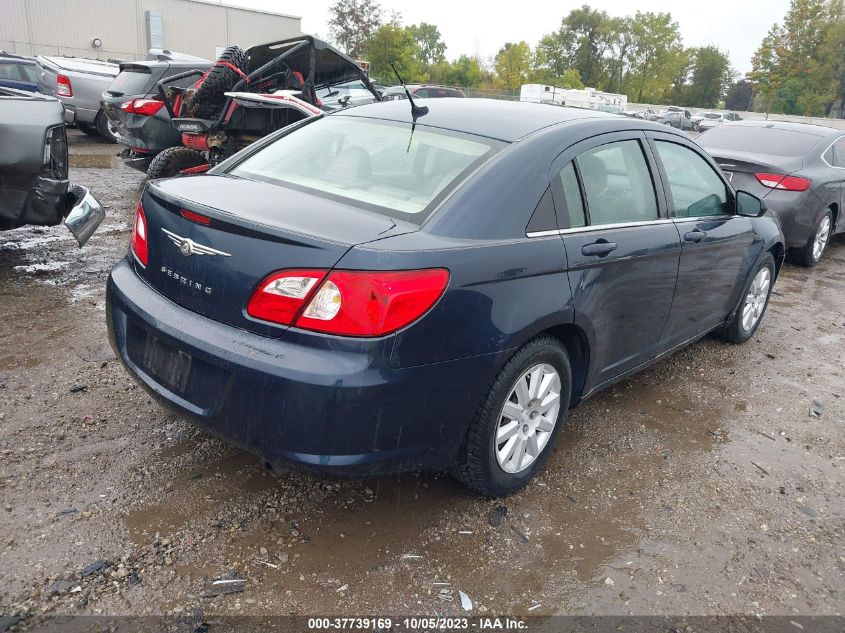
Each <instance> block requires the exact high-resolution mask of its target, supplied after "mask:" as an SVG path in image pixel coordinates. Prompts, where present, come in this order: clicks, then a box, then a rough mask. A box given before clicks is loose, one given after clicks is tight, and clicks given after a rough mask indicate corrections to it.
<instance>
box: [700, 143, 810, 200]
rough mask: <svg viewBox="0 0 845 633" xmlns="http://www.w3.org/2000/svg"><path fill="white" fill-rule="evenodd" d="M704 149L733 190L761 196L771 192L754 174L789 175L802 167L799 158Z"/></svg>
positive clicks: (802, 163) (801, 160) (800, 158)
mask: <svg viewBox="0 0 845 633" xmlns="http://www.w3.org/2000/svg"><path fill="white" fill-rule="evenodd" d="M705 149H706V150H707V151H708V153H709V154H710V155H711V156H712V157H713V159H714V160H715V161H716V163H718V165H719V167H721V168H722V171H724V172H725V174H726V175H727V176H728V178H729V179H730V181H731V184H732V185H733V186H734V188H735V189H741V190H743V191H748V192H750V193H755V194H759V195H763V196H765V195H768V194H769V193H771V192H772V191H773V190H772V189H769V188H768V187H763V186H762V185H761V184H760V183H759V181H758V180H757V178H756V176H755V175H754V174H761V173H765V174H783V175H789V174H793V173H795V172H796V171H798V170H800V169H801V168H802V167H803V166H804V160H803V158H802V157H801V156H769V155H766V154H754V153H751V152H740V151H736V150H724V149H718V148H707V147H705Z"/></svg>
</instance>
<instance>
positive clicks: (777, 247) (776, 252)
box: [769, 242, 786, 279]
mask: <svg viewBox="0 0 845 633" xmlns="http://www.w3.org/2000/svg"><path fill="white" fill-rule="evenodd" d="M769 252H770V253H771V254H772V257H774V258H775V279H777V278H778V276H779V275H780V269H781V268H782V267H783V262H784V260H785V259H786V247H785V246H784V245H783V242H775V243H774V244H772V245H771V247H770V248H769Z"/></svg>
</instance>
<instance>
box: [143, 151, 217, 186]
mask: <svg viewBox="0 0 845 633" xmlns="http://www.w3.org/2000/svg"><path fill="white" fill-rule="evenodd" d="M206 162H207V161H206V159H205V156H203V155H202V153H201V152H198V151H197V150H195V149H191V148H189V147H168V148H167V149H165V150H163V151H161V152H159V153H158V154H157V155H156V157H155V158H153V160H152V162H151V163H150V166H149V168H148V169H147V178H150V179H153V178H170V177H171V176H178V175H179V172H181V171H182V170H183V169H187V168H189V167H198V166H200V165H204V164H205V163H206Z"/></svg>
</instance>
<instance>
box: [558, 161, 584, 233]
mask: <svg viewBox="0 0 845 633" xmlns="http://www.w3.org/2000/svg"><path fill="white" fill-rule="evenodd" d="M555 184H556V185H557V186H558V187H560V191H559V192H558V191H556V192H555V195H556V196H557V194H558V193H560V194H561V196H559V199H561V200H563V205H562V206H564V207H565V208H564V209H563V211H562V213H561V216H562V217H561V220H560V224H561V227H560V228H562V229H572V228H578V227H582V226H586V225H587V214H586V213H585V212H584V201H583V199H582V198H581V186H580V185H579V184H578V174H576V173H575V164H574V163H572V162H569V163H567V164H566V166H565V167H564V168H563V169H561V170H560V174H559V175H558V182H557V183H555Z"/></svg>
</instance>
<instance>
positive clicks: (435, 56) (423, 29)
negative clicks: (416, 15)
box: [408, 22, 446, 68]
mask: <svg viewBox="0 0 845 633" xmlns="http://www.w3.org/2000/svg"><path fill="white" fill-rule="evenodd" d="M408 30H409V31H410V32H411V35H413V36H414V40H415V41H416V42H417V49H418V54H417V56H418V58H419V60H420V62H422V64H423V66H425V67H426V68H431V67H432V66H434V65H435V64H437V63H440V62H444V61H446V44H445V43H444V42H443V40H442V37H441V35H440V29H438V28H437V27H436V26H435V25H434V24H428V23H426V22H420V24H419V25H416V24H414V25H412V26H409V27H408Z"/></svg>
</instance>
